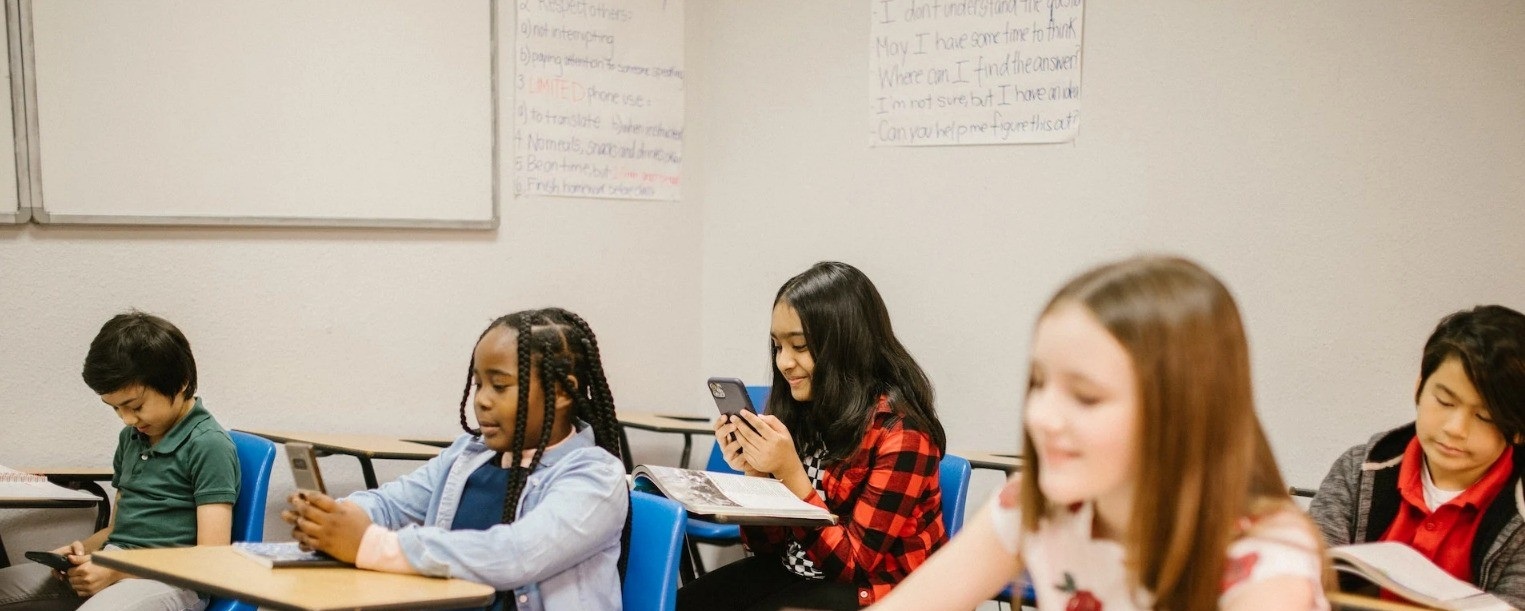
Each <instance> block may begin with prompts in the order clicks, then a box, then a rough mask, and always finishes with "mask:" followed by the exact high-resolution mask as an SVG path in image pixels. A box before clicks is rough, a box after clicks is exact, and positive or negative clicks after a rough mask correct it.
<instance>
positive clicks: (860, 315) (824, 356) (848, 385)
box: [768, 261, 947, 463]
mask: <svg viewBox="0 0 1525 611" xmlns="http://www.w3.org/2000/svg"><path fill="white" fill-rule="evenodd" d="M781 303H783V304H788V305H789V306H790V307H793V308H794V310H795V312H798V313H799V316H800V323H801V324H802V326H803V327H804V331H805V344H806V346H807V347H808V348H809V350H810V356H811V358H812V359H813V360H814V361H815V368H814V370H813V371H812V373H811V376H810V389H811V390H810V395H811V396H810V401H809V403H808V404H805V403H801V402H799V401H795V400H794V396H793V395H791V394H790V392H789V381H788V380H786V379H784V375H783V373H781V372H780V371H779V370H778V366H777V365H776V364H774V365H773V367H772V368H773V389H772V391H771V392H770V393H769V395H768V413H771V414H773V415H774V416H777V417H778V419H779V420H781V421H783V423H784V426H787V427H788V428H789V431H790V432H791V434H793V436H794V440H795V444H796V445H797V446H798V447H799V449H800V450H801V451H802V452H804V453H806V454H813V453H817V452H819V453H822V454H823V462H827V463H830V462H835V461H840V460H844V459H846V458H848V457H851V456H852V455H853V454H855V453H857V451H858V445H859V443H860V442H861V441H862V439H863V436H864V435H865V434H866V433H867V431H868V426H869V421H870V418H871V416H872V414H873V412H874V408H875V405H876V404H877V403H878V400H879V397H880V396H881V395H885V396H888V397H889V403H890V407H891V409H893V410H894V411H895V413H896V414H897V415H898V416H899V417H900V418H901V419H902V421H903V422H904V423H905V427H906V428H907V429H911V430H917V431H921V432H923V433H926V434H928V435H930V436H931V437H932V443H934V444H936V445H937V447H938V449H939V450H944V451H946V449H947V445H946V444H947V437H946V435H945V434H944V433H943V425H942V423H941V422H938V420H937V411H936V410H935V409H934V408H933V403H932V399H933V398H932V381H931V380H930V379H928V378H927V374H926V372H924V371H922V369H921V366H920V365H917V364H916V359H914V358H911V354H910V353H909V352H907V351H906V349H905V346H903V345H901V344H900V340H898V339H896V338H895V331H894V329H893V328H892V327H891V326H890V314H889V310H888V309H886V308H885V307H884V299H882V298H881V297H880V296H879V290H878V289H876V288H874V283H873V282H871V281H869V279H868V277H867V276H865V275H863V272H861V271H858V268H856V267H853V266H851V265H848V264H846V263H838V262H835V261H823V262H820V263H817V264H815V265H813V266H811V267H810V269H808V270H805V271H804V272H803V273H801V274H800V275H798V276H795V277H793V278H790V279H789V281H788V282H785V283H784V286H782V287H780V288H779V289H778V295H777V296H776V297H775V298H774V299H773V304H774V306H777V305H778V304H781ZM769 348H770V350H771V351H772V355H773V356H775V357H776V356H777V351H778V348H777V347H774V346H772V345H771V344H770V346H769Z"/></svg>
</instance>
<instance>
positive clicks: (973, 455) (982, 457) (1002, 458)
mask: <svg viewBox="0 0 1525 611" xmlns="http://www.w3.org/2000/svg"><path fill="white" fill-rule="evenodd" d="M948 453H949V454H952V455H954V456H962V457H964V458H965V459H968V460H969V466H971V467H974V468H976V469H995V470H997V471H1006V472H1015V471H1020V470H1022V457H1021V456H1020V455H1018V454H1016V453H1010V454H1007V453H996V452H981V451H976V450H963V451H960V450H949V451H948Z"/></svg>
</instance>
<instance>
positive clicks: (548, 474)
mask: <svg viewBox="0 0 1525 611" xmlns="http://www.w3.org/2000/svg"><path fill="white" fill-rule="evenodd" d="M577 429H578V430H577V433H576V434H574V435H572V436H571V437H568V438H567V439H566V440H565V441H562V442H561V443H559V444H557V445H556V447H554V448H548V449H546V451H545V455H544V456H543V457H542V458H541V461H540V466H539V468H537V469H536V470H535V471H534V472H533V473H531V474H530V476H529V480H528V481H527V482H525V486H524V494H523V495H522V496H520V497H519V511H518V516H517V517H516V518H515V519H514V522H513V523H512V524H501V523H500V522H502V517H503V494H504V491H505V487H506V478H507V471H506V470H503V469H501V468H498V469H494V471H497V472H499V473H501V476H502V477H503V478H504V479H502V480H497V481H496V482H490V481H481V482H477V483H473V482H472V479H473V476H476V475H477V472H478V471H479V470H481V468H482V466H483V465H486V464H493V462H494V461H493V459H494V458H495V457H497V456H498V453H497V452H496V451H494V450H492V449H490V448H488V447H487V446H485V445H483V444H482V442H481V441H480V440H478V439H477V438H475V437H473V436H471V435H461V436H460V437H458V438H456V440H455V443H452V444H451V445H450V447H448V448H446V449H445V450H444V451H443V452H441V453H440V455H439V456H437V457H435V458H434V459H431V460H430V461H429V462H427V463H425V464H424V466H423V467H420V468H419V469H417V470H415V471H414V472H412V473H409V474H407V475H404V476H402V477H400V478H398V479H396V480H394V481H391V482H388V483H386V484H384V485H382V486H381V487H379V488H377V489H375V490H366V491H362V492H357V493H355V494H352V495H350V496H349V497H347V500H349V501H351V502H354V503H355V504H357V505H359V506H360V507H361V508H362V509H364V510H365V512H366V514H367V515H369V516H370V518H371V520H372V521H373V522H375V523H376V524H377V525H379V526H382V527H384V528H388V529H391V530H394V531H396V532H397V539H398V543H399V545H401V546H402V551H403V555H404V556H405V557H406V558H407V560H408V564H409V565H411V566H412V567H413V568H414V569H416V570H417V571H418V572H419V573H421V574H424V575H430V576H435V577H454V578H459V579H467V580H470V581H475V582H477V583H483V584H487V585H489V586H492V587H493V589H496V590H498V591H500V592H507V591H510V590H511V591H512V592H513V596H512V598H511V600H512V601H513V603H514V606H515V607H516V608H517V609H518V611H571V610H574V609H575V610H581V609H619V608H621V606H622V602H621V601H622V595H621V587H620V576H619V556H620V534H621V533H622V532H623V531H624V528H625V515H626V514H627V513H628V512H629V511H630V491H629V487H628V484H627V480H626V479H625V465H624V463H623V462H621V460H620V459H619V457H617V456H614V455H612V454H610V453H608V452H606V451H604V449H603V448H600V447H598V445H597V444H596V443H595V442H594V438H593V429H592V427H590V426H588V425H587V424H586V423H582V422H578V423H577ZM489 473H490V471H489V472H484V473H483V474H482V475H481V476H479V477H483V478H486V479H492V478H491V477H489ZM478 487H480V492H481V493H482V496H478V494H477V490H475V489H476V488H478ZM468 488H472V489H473V490H468ZM488 492H493V493H494V494H495V497H494V498H495V499H496V500H493V499H491V498H485V497H486V494H487V493H488ZM471 523H475V524H476V525H478V526H481V525H484V524H486V526H487V527H486V528H485V529H481V531H482V532H480V533H470V536H465V535H467V533H463V532H460V530H459V529H460V528H463V526H460V525H461V524H471ZM505 606H506V605H505Z"/></svg>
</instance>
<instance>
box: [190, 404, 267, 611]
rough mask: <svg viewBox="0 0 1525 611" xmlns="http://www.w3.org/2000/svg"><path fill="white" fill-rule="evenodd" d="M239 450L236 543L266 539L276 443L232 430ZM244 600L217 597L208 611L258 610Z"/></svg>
mask: <svg viewBox="0 0 1525 611" xmlns="http://www.w3.org/2000/svg"><path fill="white" fill-rule="evenodd" d="M228 436H229V437H232V438H233V447H234V448H236V449H237V451H238V474H239V477H238V502H236V503H233V540H234V541H264V540H265V501H266V500H267V499H268V498H269V496H270V471H271V469H274V468H275V444H274V443H272V442H271V441H270V440H269V439H265V438H264V437H259V436H257V435H250V434H248V433H240V432H238V431H228ZM256 609H257V607H255V606H254V605H251V604H249V603H246V602H243V601H241V600H234V599H231V598H218V597H213V598H212V601H211V603H209V604H208V605H207V611H256Z"/></svg>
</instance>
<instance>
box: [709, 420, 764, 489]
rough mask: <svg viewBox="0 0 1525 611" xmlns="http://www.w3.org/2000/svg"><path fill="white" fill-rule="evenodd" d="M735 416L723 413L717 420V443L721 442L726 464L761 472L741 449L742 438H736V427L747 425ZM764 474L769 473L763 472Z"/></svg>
mask: <svg viewBox="0 0 1525 611" xmlns="http://www.w3.org/2000/svg"><path fill="white" fill-rule="evenodd" d="M735 420H736V417H735V416H730V415H722V416H720V417H719V418H717V419H716V420H715V443H718V444H720V454H721V456H724V457H725V464H727V465H730V466H731V468H732V469H735V470H737V471H740V472H742V473H746V474H747V475H752V474H754V473H759V472H758V471H757V470H756V469H753V468H752V465H751V463H748V462H747V457H746V455H745V454H743V453H742V451H741V440H739V439H737V438H736V427H738V426H745V425H742V424H739V423H737V422H736V421H735ZM762 475H767V474H766V473H763V474H762Z"/></svg>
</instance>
